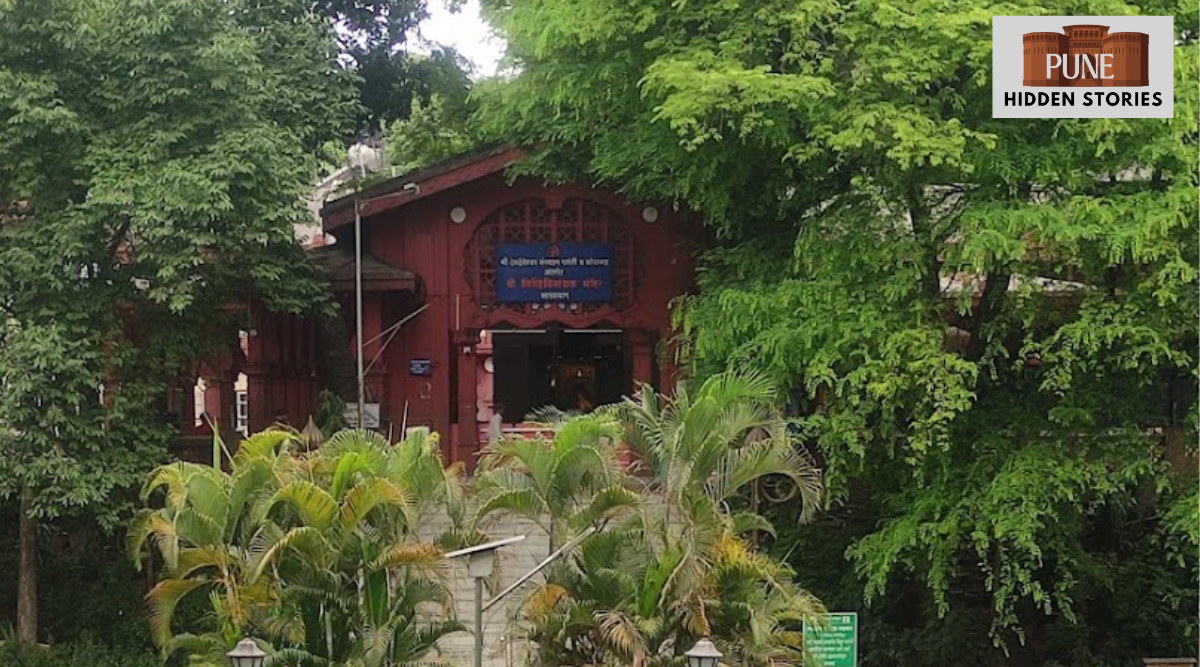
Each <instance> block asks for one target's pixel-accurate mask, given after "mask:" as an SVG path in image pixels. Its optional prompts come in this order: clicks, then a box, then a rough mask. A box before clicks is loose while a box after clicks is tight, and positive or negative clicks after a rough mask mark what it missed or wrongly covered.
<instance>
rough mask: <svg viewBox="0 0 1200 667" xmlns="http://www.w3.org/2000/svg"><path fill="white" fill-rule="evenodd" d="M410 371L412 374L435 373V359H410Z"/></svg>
mask: <svg viewBox="0 0 1200 667" xmlns="http://www.w3.org/2000/svg"><path fill="white" fill-rule="evenodd" d="M408 372H409V374H410V375H422V376H424V375H433V361H432V360H430V359H409V360H408Z"/></svg>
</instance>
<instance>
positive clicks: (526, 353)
mask: <svg viewBox="0 0 1200 667" xmlns="http://www.w3.org/2000/svg"><path fill="white" fill-rule="evenodd" d="M520 157H521V153H520V151H519V150H516V149H509V148H503V149H492V150H487V151H483V152H481V153H476V154H473V155H468V156H463V157H460V158H455V159H452V160H448V161H446V162H443V163H440V164H437V165H433V166H431V167H429V168H427V169H423V170H421V171H420V172H417V173H414V174H410V175H405V176H400V177H396V178H393V179H390V180H387V181H385V182H382V183H380V184H378V185H376V186H373V187H370V188H368V189H365V190H363V191H362V192H360V193H357V194H352V195H349V196H344V197H341V198H339V199H335V200H333V201H331V202H329V203H328V204H327V205H326V206H325V207H324V208H323V210H322V211H321V215H322V218H323V223H324V234H325V236H324V238H326V239H333V240H334V242H333V243H331V244H327V245H324V246H321V247H318V248H311V249H310V250H309V253H310V256H312V257H313V259H314V260H315V261H316V262H317V263H318V265H320V266H321V267H322V270H324V271H325V274H326V276H327V277H328V279H329V280H330V283H331V285H332V287H333V290H334V293H335V294H336V295H337V297H338V300H339V301H340V302H341V311H342V315H343V317H344V322H343V324H344V325H345V327H344V329H343V330H344V331H346V332H348V334H349V339H348V340H343V341H341V343H342V344H343V345H345V346H347V348H348V349H349V350H350V353H351V355H353V354H354V351H355V349H356V347H357V346H356V345H355V341H354V338H353V333H354V330H355V319H354V318H355V295H356V289H355V276H354V274H355V262H354V241H355V238H354V229H355V218H356V213H357V215H358V216H359V217H360V220H361V222H360V225H361V229H362V248H363V251H362V253H363V256H362V274H363V275H362V295H363V340H364V343H365V345H364V354H363V361H364V364H363V365H364V366H365V368H366V369H367V370H366V373H365V377H366V383H365V384H366V394H367V396H366V403H367V410H366V412H367V414H366V417H365V419H364V422H365V424H366V425H367V426H369V427H372V428H376V429H378V430H379V431H381V432H383V433H390V434H391V435H392V436H393V437H400V436H401V435H402V434H403V432H404V431H405V430H407V429H411V428H429V429H431V430H434V431H436V432H438V433H440V434H441V435H442V437H443V443H444V445H445V447H446V453H447V455H448V458H450V459H451V460H456V461H464V462H466V463H467V464H468V466H470V465H471V464H472V463H473V462H474V460H475V454H476V452H477V451H478V449H479V446H480V442H486V440H487V438H488V435H489V431H490V432H492V434H493V435H494V432H495V431H496V430H502V431H510V432H511V431H520V430H522V429H523V428H529V427H527V426H525V425H524V422H526V416H527V415H529V414H530V413H531V412H533V411H536V410H539V409H543V408H546V407H552V408H555V409H558V410H562V411H565V412H573V411H574V412H586V411H589V410H591V409H592V408H593V407H595V406H596V405H601V404H605V403H611V402H615V401H618V400H620V399H621V398H622V397H623V396H626V395H628V394H630V393H632V392H633V391H634V390H635V388H636V387H638V386H640V385H641V384H643V383H648V384H650V385H652V386H655V387H656V388H658V389H661V390H665V391H670V390H671V389H672V387H673V384H674V381H675V377H676V366H675V363H674V355H673V353H672V347H671V340H670V337H671V333H670V332H671V322H670V305H671V302H672V300H674V299H676V298H677V297H680V296H682V295H684V294H686V293H688V291H689V290H690V289H691V287H692V281H693V259H694V254H695V252H696V250H697V249H698V248H699V247H700V241H701V234H702V226H701V225H700V224H699V221H697V220H693V219H689V217H688V216H687V215H685V214H681V213H679V212H677V211H676V210H675V209H674V207H672V206H670V205H663V204H658V203H647V202H633V201H629V200H627V199H625V198H624V197H621V196H619V195H618V194H616V193H614V192H611V191H606V190H603V189H596V188H591V187H587V186H584V185H580V184H565V185H547V184H545V183H544V182H542V181H540V180H536V179H532V178H517V179H516V180H510V179H507V178H506V176H505V170H506V169H507V168H508V167H509V166H511V165H512V164H513V163H514V162H515V161H517V160H518V159H520ZM252 311H253V312H252V313H250V321H252V323H253V324H252V325H251V328H250V329H249V330H248V332H246V334H245V336H244V340H243V347H244V359H243V360H240V363H239V364H238V368H236V369H231V371H232V373H227V375H242V376H244V378H245V395H244V397H243V398H239V400H238V401H237V403H236V405H235V404H234V402H233V401H230V400H229V399H228V398H225V399H224V401H225V405H224V407H221V406H220V405H219V402H220V399H216V398H213V399H210V402H211V403H213V404H214V407H215V408H216V409H219V410H222V412H230V411H231V410H236V411H238V414H240V415H241V416H242V421H243V423H242V426H243V428H244V429H247V430H249V431H250V432H253V431H256V430H258V429H261V428H265V427H267V426H269V425H271V424H272V423H275V422H279V421H286V422H287V423H290V424H292V425H294V426H296V427H298V428H299V427H302V426H303V425H304V424H305V423H306V421H307V420H308V418H309V417H310V416H311V415H312V414H313V412H314V410H315V409H316V403H317V395H318V393H319V391H320V390H321V388H322V384H323V382H322V368H321V364H322V362H323V361H325V359H323V357H327V356H329V353H330V352H329V349H328V343H327V342H325V341H323V340H322V339H321V337H320V336H319V335H318V322H317V321H316V320H314V319H312V318H308V317H300V316H295V315H288V314H277V313H271V312H269V311H267V310H266V309H265V308H263V307H261V306H252ZM352 407H356V406H353V404H352ZM234 416H235V415H233V414H231V415H229V416H228V417H230V418H232V417H234ZM225 421H226V423H228V422H229V419H228V418H227V419H226V420H225Z"/></svg>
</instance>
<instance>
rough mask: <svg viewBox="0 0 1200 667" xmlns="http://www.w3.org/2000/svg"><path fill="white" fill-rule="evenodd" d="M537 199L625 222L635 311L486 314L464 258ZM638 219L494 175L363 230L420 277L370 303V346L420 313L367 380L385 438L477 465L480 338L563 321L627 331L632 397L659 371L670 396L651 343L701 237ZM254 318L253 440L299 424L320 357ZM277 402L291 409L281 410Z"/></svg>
mask: <svg viewBox="0 0 1200 667" xmlns="http://www.w3.org/2000/svg"><path fill="white" fill-rule="evenodd" d="M530 199H540V200H543V201H544V202H545V204H546V206H547V208H549V209H557V208H559V207H561V206H562V203H563V202H564V201H566V200H568V199H580V200H585V201H592V202H596V203H600V204H603V205H604V206H607V207H608V208H609V209H610V211H611V212H612V213H615V214H616V215H618V216H620V218H622V219H623V220H624V223H625V224H626V225H627V228H628V229H629V230H630V232H631V235H632V247H633V261H632V268H633V274H632V275H633V298H632V302H631V303H630V304H629V305H628V307H625V308H622V309H621V310H616V309H614V308H611V307H605V308H601V309H599V310H596V311H593V312H588V313H584V312H583V311H584V309H580V311H579V312H571V311H570V310H559V309H557V308H552V309H548V310H545V311H541V312H538V313H513V312H507V311H504V310H502V309H495V308H492V309H488V308H483V307H481V306H480V304H477V303H476V302H475V298H474V296H473V294H472V289H471V286H470V285H469V284H468V280H467V273H466V271H465V266H464V262H465V261H466V258H465V252H464V251H465V248H466V247H467V245H468V243H469V242H470V241H471V239H472V236H473V235H474V234H475V232H476V230H477V228H478V227H479V226H480V224H481V223H483V222H484V221H485V219H487V218H488V216H489V215H491V214H492V213H493V212H495V211H497V210H499V209H501V208H503V207H504V206H506V205H508V204H511V203H514V202H520V201H523V200H530ZM454 207H462V208H463V209H465V210H466V213H467V217H466V220H465V221H464V222H463V223H461V224H455V223H454V222H452V221H451V219H450V211H451V209H452V208H454ZM643 208H644V205H643V204H634V203H630V202H628V201H626V200H624V199H623V198H621V197H619V196H617V195H614V194H612V193H609V192H605V191H600V190H593V189H590V188H586V187H583V186H578V185H561V186H547V185H544V184H543V183H540V182H538V181H535V180H533V179H518V180H517V181H515V182H514V183H512V184H509V183H507V182H506V181H505V178H504V176H503V175H502V174H501V173H493V174H491V175H487V176H483V177H479V178H476V180H472V181H469V182H466V183H463V184H460V185H457V186H455V187H452V188H449V189H445V190H441V191H439V192H436V193H434V194H432V195H430V196H424V197H420V198H416V199H415V201H411V202H409V203H407V204H405V205H403V206H401V207H399V208H393V209H391V210H386V211H383V212H380V213H377V214H375V215H372V216H370V217H368V218H366V219H364V222H363V227H364V230H365V233H364V239H365V246H364V248H365V250H366V251H368V252H370V253H371V254H373V255H374V256H375V257H377V258H378V259H380V260H383V261H385V262H388V263H390V264H394V265H397V266H401V267H404V268H406V269H409V270H411V271H413V272H415V273H416V274H417V275H419V276H420V278H421V280H420V284H421V287H420V289H418V293H417V294H413V293H409V292H391V293H374V292H371V293H367V294H366V296H365V299H364V318H363V319H364V333H365V336H364V337H365V338H366V339H367V340H370V339H372V338H375V337H376V336H378V335H379V333H380V332H381V331H382V330H383V329H384V328H386V327H388V326H390V325H392V324H393V323H395V322H396V321H398V320H400V319H401V318H403V317H404V316H405V315H407V314H411V313H412V312H413V311H414V310H416V309H417V308H419V307H421V306H425V309H424V310H423V311H422V312H421V313H420V314H419V315H416V316H415V317H414V318H413V319H412V320H411V321H409V322H408V323H406V324H405V325H404V326H403V327H402V329H401V330H400V332H399V333H398V334H397V335H396V336H395V337H394V338H393V339H392V341H391V342H390V344H388V346H387V348H386V349H385V350H384V352H383V354H382V355H381V356H380V357H379V360H378V361H377V362H376V363H375V366H374V367H373V368H372V371H371V373H369V378H368V387H369V388H370V393H371V397H370V398H369V400H370V401H372V402H379V403H380V404H381V411H382V418H383V421H384V422H385V427H384V429H385V430H386V429H387V426H386V425H387V423H389V422H390V423H391V427H392V431H393V436H394V437H399V436H400V435H401V433H400V430H401V424H402V423H404V424H405V425H407V426H408V427H413V426H428V427H430V428H431V429H433V430H435V431H437V432H438V433H440V434H442V437H443V442H444V443H445V446H446V448H447V451H448V453H449V454H450V456H451V458H453V459H454V460H464V461H468V462H470V461H473V459H474V453H475V451H476V449H477V440H478V436H477V433H478V431H479V427H480V425H479V421H478V420H477V416H478V413H479V409H480V407H481V406H480V405H479V404H478V402H477V392H478V391H479V386H480V384H481V378H480V375H481V374H482V373H483V370H482V357H481V356H480V355H479V352H481V351H482V350H477V349H476V346H477V344H478V343H479V332H480V330H482V329H487V328H489V327H494V326H497V325H504V326H505V327H506V328H507V327H516V328H541V327H544V326H545V325H546V324H548V323H550V322H557V323H560V324H561V325H563V326H564V327H565V328H568V329H586V328H591V327H598V326H603V327H605V328H620V329H624V330H626V335H627V339H628V341H629V342H630V343H631V344H632V345H633V348H634V354H633V374H634V383H635V386H636V384H638V383H642V382H649V381H650V380H651V378H652V376H653V372H652V368H653V366H655V365H657V366H658V369H657V370H658V375H659V378H661V381H660V384H663V385H667V386H664V387H660V389H665V390H668V391H669V390H670V389H671V388H672V386H673V380H672V379H673V378H674V376H675V369H674V367H673V366H672V365H671V363H669V361H668V360H662V359H656V354H655V350H654V349H652V348H653V345H654V342H655V341H656V340H666V339H669V338H670V335H671V330H670V302H671V300H672V299H674V298H675V297H678V296H680V295H682V294H685V293H686V292H688V291H689V289H690V288H691V285H692V276H693V256H694V253H695V252H696V248H697V247H698V241H699V239H700V228H699V225H698V224H696V223H695V222H693V221H687V220H684V219H682V218H681V217H680V216H679V215H677V214H675V213H674V212H672V211H671V210H670V209H669V207H665V206H656V208H657V210H658V219H657V220H656V221H654V222H645V221H644V220H643V216H642V211H643ZM365 210H366V209H365ZM334 234H335V235H336V236H337V237H339V240H340V241H341V242H346V243H352V242H353V236H352V227H351V226H350V225H346V226H342V227H340V228H338V229H336V230H335V231H334ZM341 296H342V297H350V298H343V304H344V306H347V307H346V308H345V311H346V315H347V317H348V318H349V322H350V330H351V331H353V299H352V296H351V295H341ZM258 315H259V321H260V324H259V328H258V332H257V333H258V335H257V336H256V337H255V338H254V339H252V341H251V345H250V359H249V363H248V367H247V373H248V375H249V377H250V384H251V389H250V405H251V407H250V415H251V419H250V426H251V428H252V429H255V428H261V427H263V426H265V425H267V424H268V423H270V422H269V420H270V419H271V417H273V415H274V411H275V410H276V409H278V408H280V407H284V408H286V409H287V410H288V412H289V417H290V419H291V420H292V422H293V423H295V424H297V425H303V423H304V421H305V420H307V417H308V413H309V412H311V410H312V407H313V405H314V403H315V394H316V391H317V390H318V389H319V388H318V387H317V386H316V381H315V375H314V374H313V373H312V370H313V368H314V367H315V355H316V354H319V350H317V349H315V346H314V345H313V344H312V327H311V324H309V323H305V322H303V321H302V320H298V319H296V318H290V317H287V316H282V317H281V316H275V315H269V314H266V313H263V312H262V311H261V310H260V311H259V313H258ZM384 340H386V337H384ZM382 342H383V341H377V342H375V343H372V344H370V345H368V346H367V350H366V353H365V355H364V357H365V359H366V360H367V362H368V363H369V362H370V361H371V360H372V359H374V358H375V357H376V355H377V353H378V352H379V349H380V346H381V344H382ZM348 344H350V345H353V342H352V341H351V342H349V343H348ZM666 356H668V357H669V355H666ZM412 359H429V360H431V361H432V374H431V375H430V376H428V377H422V376H415V375H411V374H410V372H409V361H410V360H412ZM455 375H456V376H457V380H456V381H454V382H453V384H454V385H455V388H456V390H455V392H454V394H453V395H452V393H451V384H452V377H454V376H455ZM281 401H282V402H284V403H285V405H277V404H278V403H280V402H281Z"/></svg>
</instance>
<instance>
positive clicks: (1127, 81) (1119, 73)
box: [1021, 25, 1150, 88]
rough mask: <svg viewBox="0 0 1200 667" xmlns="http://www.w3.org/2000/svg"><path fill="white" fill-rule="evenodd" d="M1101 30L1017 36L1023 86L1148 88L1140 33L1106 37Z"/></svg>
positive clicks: (1146, 39) (1146, 40)
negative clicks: (1022, 62) (1020, 44)
mask: <svg viewBox="0 0 1200 667" xmlns="http://www.w3.org/2000/svg"><path fill="white" fill-rule="evenodd" d="M1108 31H1109V26H1105V25H1069V26H1064V27H1063V33H1057V32H1029V33H1025V34H1024V35H1023V39H1022V42H1023V46H1024V50H1025V54H1024V55H1025V71H1024V78H1023V79H1022V80H1021V84H1022V85H1024V86H1036V87H1051V88H1068V87H1071V88H1073V87H1104V88H1109V87H1113V88H1116V87H1139V86H1149V85H1150V78H1149V74H1148V72H1149V69H1150V60H1149V53H1150V48H1149V47H1150V36H1149V35H1147V34H1146V33H1142V32H1114V33H1109V32H1108Z"/></svg>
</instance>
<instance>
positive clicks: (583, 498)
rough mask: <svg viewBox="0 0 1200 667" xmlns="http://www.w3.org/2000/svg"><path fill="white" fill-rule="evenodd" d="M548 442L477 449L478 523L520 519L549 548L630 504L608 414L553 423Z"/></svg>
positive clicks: (513, 440)
mask: <svg viewBox="0 0 1200 667" xmlns="http://www.w3.org/2000/svg"><path fill="white" fill-rule="evenodd" d="M554 427H555V433H554V438H553V440H550V439H546V438H523V437H509V438H502V439H500V440H497V441H495V442H492V443H491V444H489V445H488V446H487V448H486V449H485V450H484V456H483V457H482V459H481V460H480V462H479V467H478V470H477V471H476V477H475V492H476V495H477V503H478V507H477V509H476V517H477V522H479V523H482V522H485V521H487V520H488V519H489V518H491V517H493V516H495V515H498V514H514V515H517V516H521V517H524V518H526V519H528V520H530V521H532V522H534V523H536V524H537V525H539V526H540V527H541V528H542V529H543V530H545V531H546V532H547V534H549V535H550V550H551V551H553V550H554V549H555V545H556V544H562V543H564V542H565V541H566V540H567V539H569V538H570V537H571V535H574V534H578V533H579V532H580V531H582V530H583V529H584V528H586V527H588V526H590V525H593V524H597V523H600V522H603V521H606V520H608V519H609V518H611V517H613V516H616V515H617V514H619V513H621V512H623V511H627V510H629V509H631V508H633V507H635V506H636V505H637V502H638V496H637V493H636V492H634V491H633V490H632V489H630V488H629V487H628V485H627V483H626V482H627V481H628V480H627V479H626V476H625V475H624V474H622V471H621V469H620V466H619V464H618V460H617V443H618V442H619V439H620V435H621V429H620V426H619V424H618V423H617V422H616V421H615V420H614V419H613V418H612V417H611V416H609V415H604V414H598V415H584V416H580V417H576V418H574V419H570V420H567V421H563V422H559V423H557V424H555V425H554Z"/></svg>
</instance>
